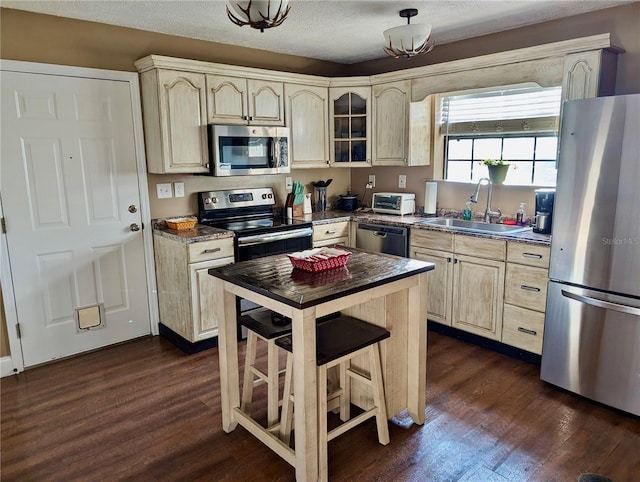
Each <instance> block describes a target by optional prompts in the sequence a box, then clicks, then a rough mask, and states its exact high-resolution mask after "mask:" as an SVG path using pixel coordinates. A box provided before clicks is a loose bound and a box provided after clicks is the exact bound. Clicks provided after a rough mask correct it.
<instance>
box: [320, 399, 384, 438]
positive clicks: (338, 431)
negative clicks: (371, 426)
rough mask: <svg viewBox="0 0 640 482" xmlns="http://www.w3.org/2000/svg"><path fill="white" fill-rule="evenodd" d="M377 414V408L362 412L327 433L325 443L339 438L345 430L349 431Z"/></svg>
mask: <svg viewBox="0 0 640 482" xmlns="http://www.w3.org/2000/svg"><path fill="white" fill-rule="evenodd" d="M377 413H378V407H373V408H370V409H369V410H367V411H366V412H362V413H361V414H359V415H356V416H355V417H353V418H352V419H349V420H348V421H346V422H343V423H341V424H340V425H338V426H337V427H336V428H334V429H333V430H331V431H329V433H328V434H327V441H330V440H333V439H334V438H336V437H339V436H340V435H342V434H343V433H345V432H346V431H347V430H351V429H352V428H353V427H355V426H356V425H360V424H361V423H362V422H364V421H365V420H369V419H370V418H372V417H375V416H376V414H377Z"/></svg>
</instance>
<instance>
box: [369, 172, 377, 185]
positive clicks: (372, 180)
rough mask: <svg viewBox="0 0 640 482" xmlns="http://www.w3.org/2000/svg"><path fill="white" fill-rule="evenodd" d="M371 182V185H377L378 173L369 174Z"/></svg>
mask: <svg viewBox="0 0 640 482" xmlns="http://www.w3.org/2000/svg"><path fill="white" fill-rule="evenodd" d="M369 183H370V184H371V187H376V175H375V174H369Z"/></svg>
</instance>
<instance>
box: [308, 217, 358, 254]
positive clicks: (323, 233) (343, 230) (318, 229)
mask: <svg viewBox="0 0 640 482" xmlns="http://www.w3.org/2000/svg"><path fill="white" fill-rule="evenodd" d="M349 223H350V222H349V221H340V222H337V223H324V224H316V225H314V226H313V238H312V243H313V247H314V248H319V247H322V246H333V245H336V244H343V245H345V246H350V244H349V241H350V236H349Z"/></svg>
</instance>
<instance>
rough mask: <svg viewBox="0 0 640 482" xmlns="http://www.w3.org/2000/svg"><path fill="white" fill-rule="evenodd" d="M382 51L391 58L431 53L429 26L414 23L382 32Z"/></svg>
mask: <svg viewBox="0 0 640 482" xmlns="http://www.w3.org/2000/svg"><path fill="white" fill-rule="evenodd" d="M383 34H384V40H385V46H384V51H385V52H386V53H387V54H388V55H390V56H391V57H396V58H398V57H407V58H409V57H413V56H414V55H418V54H422V53H426V52H429V51H431V49H433V47H434V46H433V44H429V43H428V41H429V36H430V35H431V25H429V24H428V23H414V24H407V25H400V26H398V27H393V28H390V29H387V30H385V31H384V32H383Z"/></svg>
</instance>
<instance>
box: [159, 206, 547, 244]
mask: <svg viewBox="0 0 640 482" xmlns="http://www.w3.org/2000/svg"><path fill="white" fill-rule="evenodd" d="M296 219H302V220H304V221H311V222H312V223H313V224H314V225H321V224H329V223H336V222H342V221H358V222H363V223H379V224H386V225H388V226H400V227H406V228H412V229H423V230H427V231H440V232H445V233H456V234H462V235H464V236H474V237H478V238H489V239H498V240H502V241H515V242H519V243H528V244H537V245H541V246H550V245H551V235H549V234H540V233H534V232H533V229H531V228H530V229H528V230H527V231H522V232H519V233H514V234H498V233H495V234H484V233H471V232H468V231H465V232H461V231H457V230H455V229H450V228H445V227H442V226H429V225H426V224H420V222H421V221H424V220H425V219H427V218H426V217H423V216H416V215H405V216H394V215H392V214H376V213H374V212H371V211H370V212H366V211H354V212H349V211H325V212H319V213H313V214H305V215H303V216H302V217H297V218H296ZM152 226H153V230H154V233H155V234H159V235H161V236H165V237H168V238H171V239H173V240H174V241H179V242H183V243H197V242H199V241H209V240H212V239H222V238H230V237H233V232H231V231H225V230H223V229H218V228H212V227H209V226H204V225H202V224H196V226H195V228H194V229H188V230H184V231H176V230H174V229H168V228H167V225H166V224H165V223H164V221H163V220H154V221H152Z"/></svg>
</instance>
